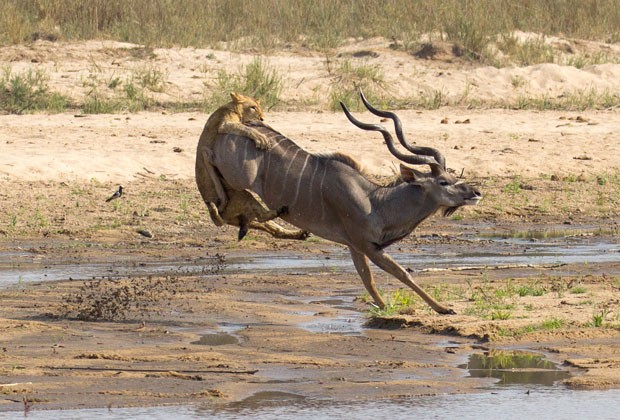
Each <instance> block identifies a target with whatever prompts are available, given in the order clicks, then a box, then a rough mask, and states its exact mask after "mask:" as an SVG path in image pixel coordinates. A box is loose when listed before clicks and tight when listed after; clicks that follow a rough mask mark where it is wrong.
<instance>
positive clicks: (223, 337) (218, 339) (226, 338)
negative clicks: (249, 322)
mask: <svg viewBox="0 0 620 420" xmlns="http://www.w3.org/2000/svg"><path fill="white" fill-rule="evenodd" d="M190 344H198V345H202V346H225V345H228V344H239V339H238V338H237V337H235V336H234V335H230V334H226V333H216V334H203V335H201V336H200V339H199V340H198V341H192V342H191V343H190Z"/></svg>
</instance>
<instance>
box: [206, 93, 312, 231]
mask: <svg viewBox="0 0 620 420" xmlns="http://www.w3.org/2000/svg"><path fill="white" fill-rule="evenodd" d="M231 98H232V101H231V102H229V103H228V104H226V105H224V106H222V107H220V108H218V109H217V110H216V111H215V112H214V113H213V114H211V116H210V117H209V119H208V120H207V123H206V124H205V127H204V129H203V131H202V134H201V135H200V140H199V141H198V148H197V153H196V183H197V185H198V189H199V191H200V194H201V196H202V199H203V200H204V202H205V204H206V205H207V208H208V210H209V215H210V217H211V220H212V221H213V223H214V224H215V225H216V226H223V225H225V224H229V225H233V226H239V227H240V228H241V229H242V230H245V231H247V229H248V228H249V227H251V228H256V229H260V230H263V231H266V232H268V233H270V234H271V235H273V236H275V237H278V238H285V239H304V238H305V237H306V236H307V233H306V232H303V231H301V230H289V229H284V228H282V227H281V226H280V225H278V224H277V223H275V222H273V221H271V219H274V218H276V217H277V216H278V211H277V210H270V209H269V208H267V206H266V205H265V204H263V203H262V200H260V199H259V198H258V197H257V196H256V195H255V194H253V193H251V192H250V191H235V190H232V189H230V188H229V187H228V185H227V184H226V183H225V182H224V181H223V180H222V179H221V177H220V175H219V172H218V171H217V169H216V168H215V167H214V166H213V165H212V162H211V159H212V153H213V145H214V143H215V141H216V139H217V137H218V135H220V134H237V135H240V136H243V137H247V138H249V139H252V140H253V141H254V142H255V143H256V146H257V148H259V149H264V150H268V149H269V148H270V147H271V145H272V143H271V140H270V139H268V138H267V137H266V136H265V135H263V134H262V133H260V132H259V131H257V130H255V129H254V128H252V127H248V126H246V125H244V123H249V122H257V121H263V119H264V115H263V112H262V110H261V108H260V104H259V102H258V101H257V100H254V99H252V98H249V97H246V96H243V95H239V94H236V93H231ZM240 236H242V234H241V232H240Z"/></svg>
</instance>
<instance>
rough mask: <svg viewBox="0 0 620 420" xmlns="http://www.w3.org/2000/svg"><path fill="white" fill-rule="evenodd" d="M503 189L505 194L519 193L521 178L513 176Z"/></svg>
mask: <svg viewBox="0 0 620 420" xmlns="http://www.w3.org/2000/svg"><path fill="white" fill-rule="evenodd" d="M503 191H504V193H505V194H512V195H515V194H518V193H520V192H521V191H522V189H521V179H520V178H519V177H518V176H515V177H514V178H512V181H510V182H509V183H508V184H506V186H505V187H504V189H503Z"/></svg>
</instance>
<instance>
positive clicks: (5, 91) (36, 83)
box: [0, 67, 68, 114]
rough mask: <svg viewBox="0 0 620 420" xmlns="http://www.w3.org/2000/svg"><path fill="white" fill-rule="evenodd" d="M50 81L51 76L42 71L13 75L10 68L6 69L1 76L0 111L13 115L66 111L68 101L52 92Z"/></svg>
mask: <svg viewBox="0 0 620 420" xmlns="http://www.w3.org/2000/svg"><path fill="white" fill-rule="evenodd" d="M48 80H49V76H47V74H46V73H45V72H44V71H43V70H41V69H34V70H33V69H27V70H24V71H22V72H20V73H13V72H12V70H11V68H10V67H5V68H4V69H3V71H2V73H1V74H0V110H4V111H6V112H9V113H11V114H23V113H24V112H32V111H48V112H61V111H64V110H65V109H66V107H67V106H68V99H67V98H66V97H65V96H63V95H61V94H59V93H55V92H50V90H49V87H48V85H47V82H48Z"/></svg>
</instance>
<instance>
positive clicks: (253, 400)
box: [227, 391, 306, 411]
mask: <svg viewBox="0 0 620 420" xmlns="http://www.w3.org/2000/svg"><path fill="white" fill-rule="evenodd" d="M305 399H306V397H304V396H303V395H298V394H292V393H290V392H282V391H261V392H257V393H256V394H253V395H251V396H249V397H247V398H245V399H243V400H241V401H236V402H233V403H230V404H229V405H228V406H227V408H228V409H229V410H232V411H254V410H258V409H261V408H265V407H281V406H289V405H291V404H297V403H300V402H302V401H304V400H305Z"/></svg>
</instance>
